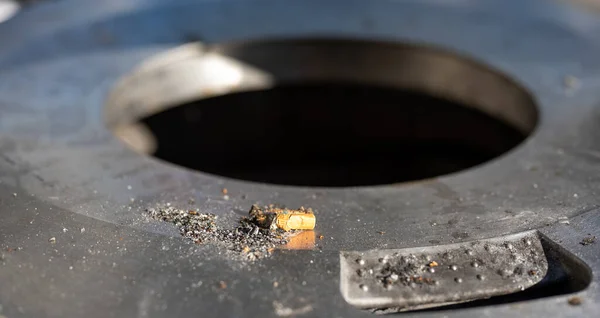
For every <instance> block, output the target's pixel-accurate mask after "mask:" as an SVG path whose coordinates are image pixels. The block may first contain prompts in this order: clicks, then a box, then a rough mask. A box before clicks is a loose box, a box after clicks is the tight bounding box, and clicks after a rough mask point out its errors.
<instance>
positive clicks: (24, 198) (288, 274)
mask: <svg viewBox="0 0 600 318" xmlns="http://www.w3.org/2000/svg"><path fill="white" fill-rule="evenodd" d="M308 21H310V22H308ZM307 34H310V35H313V36H314V35H327V36H331V35H335V36H350V37H355V38H364V39H386V40H394V41H410V42H417V43H425V44H431V45H436V46H440V47H443V48H446V49H450V50H454V51H457V52H460V53H463V54H465V55H467V56H471V57H473V58H475V59H477V60H479V61H481V62H483V63H486V64H489V65H491V66H493V67H496V68H497V69H500V70H501V71H502V72H504V73H506V74H508V75H509V76H511V77H513V78H515V79H517V80H518V81H519V82H520V83H521V84H523V85H524V86H525V87H526V88H527V89H528V90H529V91H530V92H531V93H532V94H533V96H534V97H535V99H536V100H537V102H538V107H539V110H540V115H541V118H540V121H539V124H538V127H537V129H536V130H535V132H534V133H533V135H532V136H531V137H530V138H529V139H528V140H527V141H526V142H525V143H523V144H522V145H520V146H518V147H517V148H516V149H514V150H512V151H511V152H509V153H507V154H506V155H504V156H502V157H500V158H498V159H496V160H493V161H492V162H489V163H487V164H484V165H481V166H478V167H475V168H472V169H469V170H467V171H463V172H460V173H456V174H453V175H449V176H444V177H439V178H436V179H433V180H428V181H424V182H416V183H411V184H398V185H389V186H377V187H355V188H348V189H328V188H308V187H285V186H274V185H266V184H257V183H251V182H243V181H236V180H232V179H226V178H220V177H216V176H212V175H208V174H203V173H199V172H193V171H189V170H186V169H183V168H180V167H177V166H174V165H170V164H166V163H164V162H160V161H158V160H155V159H152V158H147V157H144V156H142V155H140V154H137V153H135V152H133V151H132V150H130V149H128V148H127V147H126V146H124V145H123V144H122V143H121V142H120V141H118V140H116V139H115V138H114V137H113V135H112V134H111V133H110V132H109V131H108V129H106V128H105V125H104V123H103V121H102V112H103V107H104V106H103V105H104V102H105V99H106V96H107V95H108V92H109V91H110V89H111V88H112V87H113V85H114V84H115V82H116V81H117V80H118V79H119V78H121V77H122V76H124V75H125V74H127V73H128V72H129V71H130V70H131V69H132V68H133V67H134V66H135V65H137V64H139V63H140V62H141V61H142V60H144V59H146V58H148V57H151V56H153V55H155V54H157V53H159V52H163V51H165V50H167V49H170V48H173V47H176V46H179V45H181V44H183V43H185V42H186V41H188V40H189V39H190V38H199V39H202V40H203V41H206V42H209V43H217V42H227V41H232V40H240V39H241V40H243V39H251V38H261V37H291V36H302V35H307ZM598 34H600V17H599V16H597V15H594V13H586V12H583V11H580V9H578V8H575V7H570V6H568V4H565V3H554V2H546V1H520V2H518V3H517V2H514V3H513V2H507V1H478V2H473V1H458V0H457V1H447V2H440V1H387V0H383V1H359V0H351V1H344V2H343V3H342V2H341V1H325V2H324V1H312V0H310V1H302V2H300V1H158V0H153V1H144V2H142V1H103V2H93V4H90V3H85V2H83V1H60V2H56V3H43V4H40V5H38V6H36V7H31V8H29V9H28V10H24V11H22V12H20V13H19V14H18V15H17V16H16V17H14V18H13V19H11V20H9V21H7V22H5V23H3V24H2V25H1V26H0V42H1V43H2V47H1V48H0V188H1V189H2V190H1V191H0V215H1V217H2V222H0V245H1V247H2V249H3V250H4V251H5V252H4V253H3V255H2V260H1V261H0V262H1V263H0V264H1V266H0V281H2V284H1V286H0V304H1V305H2V307H1V308H2V311H0V315H4V316H7V317H39V316H53V317H80V316H84V315H85V316H88V317H107V316H110V317H122V316H136V317H162V316H173V317H188V316H189V317H192V316H198V315H199V314H203V315H206V316H235V317H238V316H259V315H260V316H286V315H292V314H304V315H308V316H324V317H325V316H326V317H332V316H339V317H352V316H369V315H370V313H366V312H363V311H360V310H358V309H356V308H354V307H352V306H350V305H349V304H347V303H346V302H345V301H344V299H343V297H342V295H341V293H340V291H339V288H340V287H339V283H340V281H339V252H340V251H341V250H346V251H363V250H369V249H390V248H393V249H397V248H407V247H418V246H429V245H437V244H448V243H457V242H462V241H471V240H478V239H483V238H492V237H497V236H501V235H505V234H510V233H519V232H523V231H527V230H532V229H538V228H543V229H542V232H544V233H545V234H546V235H547V236H548V237H551V238H552V239H553V240H554V241H555V242H557V244H560V245H561V246H563V247H564V248H565V249H567V250H569V251H571V252H572V253H574V254H575V255H576V256H578V257H580V258H581V259H582V260H583V261H584V262H586V264H587V266H589V267H591V269H592V273H597V271H598V269H599V268H600V260H599V259H598V255H600V253H598V244H595V245H591V246H581V245H579V244H578V242H579V241H580V240H581V239H582V238H583V237H584V236H586V235H588V233H590V234H593V235H596V236H600V235H599V234H600V233H598V226H599V223H598V222H599V221H598V220H599V218H598V212H597V211H596V210H594V208H595V207H596V206H597V204H598V192H599V188H600V187H599V183H598V179H599V176H600V175H598V174H597V173H594V172H593V171H594V170H595V168H596V167H597V164H598V162H600V134H599V132H598V129H597V127H598V124H597V123H598V121H599V120H600V106H599V105H600V104H599V103H600V93H598V92H599V88H600V62H598V58H597V57H598V56H600V55H599V53H600V38H599V37H598ZM566 76H574V77H576V78H578V80H579V85H578V86H577V87H576V88H575V89H567V88H566V87H565V85H564V81H565V77H566ZM223 187H226V188H227V189H229V193H230V199H229V200H224V199H223V197H222V194H221V189H222V188H223ZM190 198H193V199H194V200H195V202H196V206H197V207H199V208H200V209H202V210H203V211H205V212H211V213H215V214H218V215H220V216H221V217H222V218H223V219H225V220H233V219H234V218H236V217H238V214H236V212H234V211H239V209H240V208H241V209H245V208H246V207H247V206H249V205H250V204H252V203H254V202H260V203H271V202H281V203H284V204H286V205H288V206H301V205H304V206H310V207H312V208H313V209H315V210H316V211H317V212H318V225H317V234H318V235H323V236H324V239H323V240H320V241H318V242H317V245H316V247H315V248H314V249H311V250H283V251H278V252H277V253H275V255H274V256H273V257H272V258H271V259H268V260H264V261H261V262H259V263H256V264H253V265H251V266H243V267H242V266H240V265H239V264H237V263H235V262H231V261H228V260H227V259H226V258H223V257H221V256H219V255H216V254H215V252H214V251H213V250H211V249H210V248H201V247H196V246H191V245H189V244H187V243H186V242H185V241H183V240H181V239H180V237H179V234H178V233H177V231H176V230H175V229H173V228H171V227H168V226H157V225H156V224H153V223H149V222H146V221H145V220H144V219H143V218H142V217H141V213H142V210H143V208H145V207H147V206H151V205H154V204H156V203H159V202H171V203H173V204H177V205H180V206H185V205H186V204H188V203H187V202H188V200H189V199H190ZM507 211H508V212H507ZM562 217H567V218H569V220H570V224H569V225H566V224H564V222H563V223H558V224H556V223H557V222H558V221H559V218H562ZM432 224H435V226H432ZM65 229H66V231H65ZM82 229H85V230H82ZM380 232H385V234H384V235H381V234H380ZM51 237H55V238H56V244H54V245H53V244H49V242H48V240H49V239H50V238H51ZM9 249H10V251H9ZM221 281H223V282H226V283H227V288H225V289H221V288H220V282H221ZM275 281H277V282H278V287H274V284H273V283H274V282H275ZM199 282H202V283H199ZM597 290H598V287H597V281H596V280H594V281H593V282H592V284H591V285H590V286H589V287H588V288H587V289H585V290H584V291H582V292H581V296H582V298H583V304H582V305H580V306H569V305H568V304H567V301H566V299H567V298H568V296H565V295H562V296H556V297H550V298H542V299H537V300H532V301H523V302H517V303H516V304H514V303H513V304H504V305H498V306H481V307H475V308H470V309H463V310H452V311H445V312H443V315H446V316H449V317H450V316H456V317H470V316H473V317H481V316H493V317H503V316H507V317H508V316H514V315H516V314H518V315H520V316H542V315H553V314H555V313H556V312H560V313H561V316H591V315H593V314H594V313H596V312H597V311H598V309H600V308H599V307H598V306H600V305H598V304H599V303H600V302H599V301H598V300H599V299H600V298H599V297H600V296H599V295H598V292H597ZM440 314H441V313H440V312H422V313H415V315H420V316H427V315H430V316H439V315H440Z"/></svg>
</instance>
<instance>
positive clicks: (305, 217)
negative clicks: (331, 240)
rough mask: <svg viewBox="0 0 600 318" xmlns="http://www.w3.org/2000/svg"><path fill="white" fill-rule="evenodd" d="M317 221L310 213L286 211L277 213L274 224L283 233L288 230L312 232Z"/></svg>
mask: <svg viewBox="0 0 600 318" xmlns="http://www.w3.org/2000/svg"><path fill="white" fill-rule="evenodd" d="M316 223H317V220H316V218H315V215H314V214H313V213H312V212H304V211H294V210H292V211H290V210H288V211H286V212H283V213H277V219H276V221H275V224H276V225H277V227H278V228H280V229H282V230H284V231H290V230H312V229H314V228H315V224H316Z"/></svg>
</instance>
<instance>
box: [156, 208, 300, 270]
mask: <svg viewBox="0 0 600 318" xmlns="http://www.w3.org/2000/svg"><path fill="white" fill-rule="evenodd" d="M146 213H147V215H148V216H150V217H151V218H152V219H155V220H161V221H165V222H169V223H172V224H174V225H175V226H177V228H178V229H179V233H180V234H181V235H182V236H183V237H185V238H187V239H190V240H191V241H192V242H194V243H196V244H202V245H211V246H215V247H218V248H222V249H225V250H226V251H227V254H228V256H229V257H230V258H232V259H238V260H245V261H254V260H257V259H261V258H265V257H268V256H269V255H270V254H271V253H272V252H273V250H274V249H275V248H276V247H278V246H281V245H285V244H286V243H288V242H289V240H290V238H291V236H292V235H293V233H286V232H284V231H282V230H278V229H268V228H267V229H265V228H262V227H260V226H259V225H258V224H256V223H255V220H253V219H252V218H248V217H242V218H240V220H239V223H238V225H237V226H236V227H235V228H225V227H222V226H220V225H219V224H218V223H217V216H216V215H215V214H211V213H201V212H198V211H196V210H189V209H178V208H175V207H173V206H161V207H156V208H148V209H147V210H146Z"/></svg>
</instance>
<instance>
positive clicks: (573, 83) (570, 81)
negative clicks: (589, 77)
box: [563, 75, 580, 90]
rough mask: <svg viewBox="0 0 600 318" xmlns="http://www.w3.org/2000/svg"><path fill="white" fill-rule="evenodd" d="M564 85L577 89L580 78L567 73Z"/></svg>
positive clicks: (567, 87)
mask: <svg viewBox="0 0 600 318" xmlns="http://www.w3.org/2000/svg"><path fill="white" fill-rule="evenodd" d="M563 85H564V86H565V88H566V89H570V90H573V89H577V88H579V85H580V83H579V79H578V78H577V77H575V76H573V75H567V76H565V77H564V78H563Z"/></svg>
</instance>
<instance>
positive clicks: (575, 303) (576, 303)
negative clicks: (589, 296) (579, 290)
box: [567, 296, 583, 306]
mask: <svg viewBox="0 0 600 318" xmlns="http://www.w3.org/2000/svg"><path fill="white" fill-rule="evenodd" d="M567 302H568V303H569V305H571V306H579V305H581V304H582V303H583V300H582V299H581V297H577V296H573V297H571V298H569V299H568V300H567Z"/></svg>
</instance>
